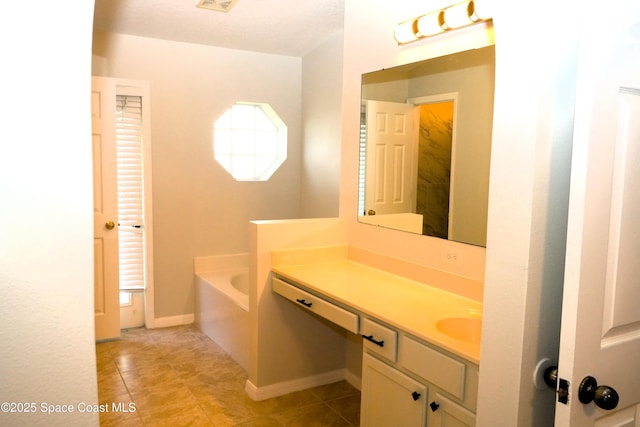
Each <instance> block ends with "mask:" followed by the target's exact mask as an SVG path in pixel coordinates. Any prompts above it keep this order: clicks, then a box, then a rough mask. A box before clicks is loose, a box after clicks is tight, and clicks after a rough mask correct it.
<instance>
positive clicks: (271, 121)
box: [213, 102, 287, 181]
mask: <svg viewBox="0 0 640 427" xmlns="http://www.w3.org/2000/svg"><path fill="white" fill-rule="evenodd" d="M213 153H214V157H215V159H216V161H217V162H218V163H220V165H221V166H222V167H223V168H225V169H226V171H227V172H229V173H230V174H231V176H233V177H234V178H235V179H236V180H237V181H267V180H268V179H269V178H270V177H271V175H273V173H274V172H275V171H276V170H277V169H278V168H279V167H280V165H281V164H282V163H283V162H284V161H285V160H286V158H287V126H286V125H285V124H284V122H283V121H282V120H281V119H280V117H278V115H277V114H276V113H275V111H273V109H272V108H271V106H270V105H269V104H261V103H251V102H237V103H235V104H233V106H231V108H229V109H228V110H227V111H225V112H224V114H222V116H220V118H219V119H218V120H216V122H215V124H214V135H213Z"/></svg>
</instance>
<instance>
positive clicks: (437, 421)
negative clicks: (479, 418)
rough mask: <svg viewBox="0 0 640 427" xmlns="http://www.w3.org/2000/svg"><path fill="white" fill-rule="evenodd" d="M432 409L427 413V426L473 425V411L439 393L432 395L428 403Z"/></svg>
mask: <svg viewBox="0 0 640 427" xmlns="http://www.w3.org/2000/svg"><path fill="white" fill-rule="evenodd" d="M429 406H430V407H431V410H432V411H433V412H432V413H431V415H429V427H473V426H475V425H476V416H475V414H474V413H473V412H471V411H469V410H467V409H465V408H463V407H462V406H461V405H459V404H457V403H455V402H453V401H451V400H449V399H447V398H446V397H444V396H442V395H441V394H440V393H436V394H435V397H432V402H431V403H430V405H429Z"/></svg>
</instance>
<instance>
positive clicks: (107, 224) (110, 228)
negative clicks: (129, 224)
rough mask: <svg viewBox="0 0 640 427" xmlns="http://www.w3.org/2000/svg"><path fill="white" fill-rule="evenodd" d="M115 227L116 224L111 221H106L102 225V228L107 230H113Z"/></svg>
mask: <svg viewBox="0 0 640 427" xmlns="http://www.w3.org/2000/svg"><path fill="white" fill-rule="evenodd" d="M115 226H116V224H115V223H114V222H113V221H107V222H105V223H104V227H105V228H106V229H107V230H113V228H114V227H115Z"/></svg>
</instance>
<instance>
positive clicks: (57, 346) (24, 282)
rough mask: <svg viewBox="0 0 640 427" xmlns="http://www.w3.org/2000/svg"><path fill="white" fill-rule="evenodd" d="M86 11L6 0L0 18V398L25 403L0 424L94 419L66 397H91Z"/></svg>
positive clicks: (1, 416)
mask: <svg viewBox="0 0 640 427" xmlns="http://www.w3.org/2000/svg"><path fill="white" fill-rule="evenodd" d="M71 17H73V18H71ZM92 17H93V2H85V1H73V2H66V3H64V4H53V3H47V2H42V3H41V4H38V5H37V7H34V5H33V4H27V3H24V2H14V3H7V4H5V5H3V10H2V18H0V21H2V23H1V24H0V44H1V45H2V49H1V50H2V56H3V57H2V60H3V66H2V67H1V68H0V82H2V83H1V84H2V97H3V100H5V102H6V108H5V109H4V110H3V114H2V118H0V122H1V123H0V141H2V142H0V206H1V207H0V343H1V344H0V360H1V361H2V362H1V363H0V378H2V380H1V381H2V385H1V386H0V402H14V403H35V404H36V407H35V408H34V409H35V412H32V413H17V412H16V413H4V411H3V413H0V424H2V425H32V426H36V425H39V426H47V425H67V426H92V425H98V414H96V413H87V412H81V410H80V409H81V408H79V407H78V405H79V404H80V403H86V404H88V405H92V404H97V403H98V394H97V381H96V361H95V346H94V326H93V301H94V300H93V189H92V182H93V179H92V170H91V163H92V162H91V120H90V110H91V105H90V98H89V87H90V85H91V81H90V58H89V51H90V46H91V22H92ZM42 403H45V404H59V405H62V404H64V405H71V406H72V408H73V409H74V412H73V413H71V414H59V413H58V414H51V415H49V414H47V413H46V412H44V411H42V406H41V404H42ZM3 408H4V407H3ZM18 408H19V407H18Z"/></svg>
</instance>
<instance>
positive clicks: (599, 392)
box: [578, 377, 620, 411]
mask: <svg viewBox="0 0 640 427" xmlns="http://www.w3.org/2000/svg"><path fill="white" fill-rule="evenodd" d="M578 399H580V402H582V403H585V404H587V403H590V402H592V401H593V402H595V404H596V405H597V406H598V407H599V408H602V409H605V410H607V411H610V410H611V409H614V408H615V407H616V406H618V402H619V401H620V396H618V392H617V391H615V389H614V388H613V387H609V386H608V385H601V386H599V385H598V381H596V379H595V378H593V377H585V379H583V380H582V382H581V383H580V388H579V389H578Z"/></svg>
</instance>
